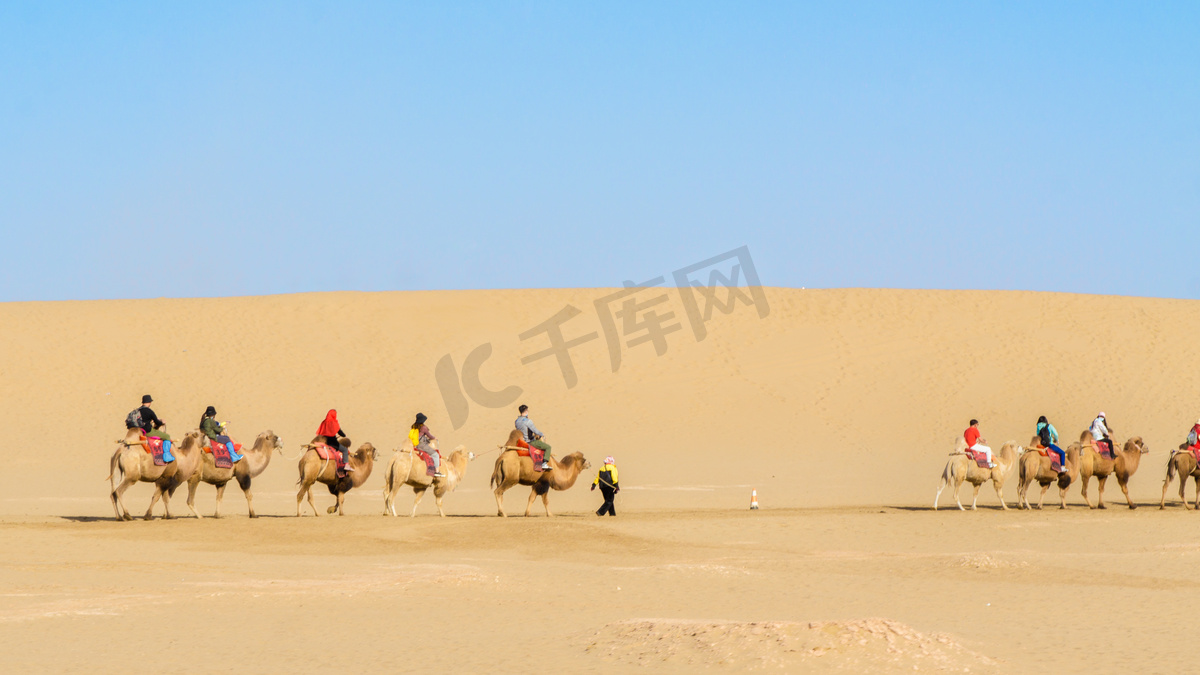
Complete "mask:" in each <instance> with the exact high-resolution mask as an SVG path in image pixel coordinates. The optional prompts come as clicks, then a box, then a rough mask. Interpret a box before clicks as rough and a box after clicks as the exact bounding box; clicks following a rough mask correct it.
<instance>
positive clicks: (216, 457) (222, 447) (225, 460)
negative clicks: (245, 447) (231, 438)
mask: <svg viewBox="0 0 1200 675" xmlns="http://www.w3.org/2000/svg"><path fill="white" fill-rule="evenodd" d="M228 445H229V444H226V443H222V442H220V441H213V440H210V441H209V442H208V447H207V448H204V451H205V452H207V453H208V454H210V455H212V456H213V464H215V465H216V467H217V468H218V469H232V468H233V455H232V454H230V452H229V447H228ZM241 449H242V444H241V443H234V444H233V451H234V452H241Z"/></svg>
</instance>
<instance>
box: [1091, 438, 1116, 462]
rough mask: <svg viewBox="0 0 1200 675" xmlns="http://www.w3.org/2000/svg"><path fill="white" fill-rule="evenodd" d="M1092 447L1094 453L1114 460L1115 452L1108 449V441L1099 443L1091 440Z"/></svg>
mask: <svg viewBox="0 0 1200 675" xmlns="http://www.w3.org/2000/svg"><path fill="white" fill-rule="evenodd" d="M1092 447H1093V448H1095V449H1096V454H1098V455H1100V456H1101V457H1103V458H1104V459H1107V460H1114V459H1116V458H1117V454H1116V453H1115V452H1113V451H1112V450H1110V449H1109V445H1108V443H1101V442H1100V441H1093V442H1092Z"/></svg>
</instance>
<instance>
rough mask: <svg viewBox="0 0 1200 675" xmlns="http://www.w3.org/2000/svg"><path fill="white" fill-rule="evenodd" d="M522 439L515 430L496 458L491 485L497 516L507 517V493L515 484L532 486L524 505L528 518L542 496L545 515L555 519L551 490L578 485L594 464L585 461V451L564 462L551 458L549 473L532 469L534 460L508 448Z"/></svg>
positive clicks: (567, 458)
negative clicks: (539, 496)
mask: <svg viewBox="0 0 1200 675" xmlns="http://www.w3.org/2000/svg"><path fill="white" fill-rule="evenodd" d="M520 438H521V432H520V431H517V430H515V429H514V430H513V432H512V433H511V434H509V436H508V442H507V443H505V444H504V445H503V446H501V447H502V448H504V450H503V452H501V453H500V457H498V458H497V459H496V467H495V469H493V470H492V482H491V485H492V487H494V488H495V489H494V490H493V493H494V494H495V495H496V515H498V516H503V517H507V516H508V514H507V513H505V512H504V493H505V492H506V491H507V490H508V489H509V488H511V487H513V486H515V485H518V484H520V485H529V486H532V488H533V489H532V490H530V491H529V503H528V504H526V505H525V515H526V516H528V515H529V512H530V510H532V509H533V500H534V499H535V498H537V496H538V495H541V497H542V505H543V506H545V507H546V515H547V516H548V517H553V516H554V514H553V513H550V490H551V489H554V490H560V491H561V490H569V489H571V486H572V485H574V484H575V480H576V479H577V478H579V474H581V473H583V472H584V471H586V470H587V468H588V467H590V466H591V465H592V464H591V462H589V461H587V459H585V458H584V456H583V453H582V452H573V453H571V454H569V455H567V456H565V457H563V458H562V460H561V461H559V460H556V459H554V458H553V457H551V458H550V470H549V471H540V470H538V469H535V468H534V466H533V460H531V459H529V458H528V457H520V456H518V455H517V451H516V450H510V449H508V448H513V447H516V444H517V441H518V440H520Z"/></svg>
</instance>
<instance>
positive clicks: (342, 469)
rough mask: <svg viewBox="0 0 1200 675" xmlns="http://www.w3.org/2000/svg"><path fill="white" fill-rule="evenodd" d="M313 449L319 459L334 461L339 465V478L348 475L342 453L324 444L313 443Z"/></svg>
mask: <svg viewBox="0 0 1200 675" xmlns="http://www.w3.org/2000/svg"><path fill="white" fill-rule="evenodd" d="M313 449H314V450H316V451H317V457H320V458H321V459H324V460H326V461H328V460H333V461H334V462H336V463H337V473H338V475H339V476H340V475H343V474H345V473H346V464H345V463H344V462H342V453H340V452H338V451H337V450H336V449H334V448H331V447H329V446H328V445H326V444H324V443H313Z"/></svg>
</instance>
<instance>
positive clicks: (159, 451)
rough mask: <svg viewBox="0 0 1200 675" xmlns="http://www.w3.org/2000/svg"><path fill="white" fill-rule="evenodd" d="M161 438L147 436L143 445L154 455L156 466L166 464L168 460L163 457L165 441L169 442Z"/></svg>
mask: <svg viewBox="0 0 1200 675" xmlns="http://www.w3.org/2000/svg"><path fill="white" fill-rule="evenodd" d="M169 442H170V441H164V440H163V439H161V438H147V439H146V442H145V444H143V445H142V447H144V448H146V452H148V453H150V454H151V455H153V456H154V466H166V465H167V462H166V460H165V459H163V443H169Z"/></svg>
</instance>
